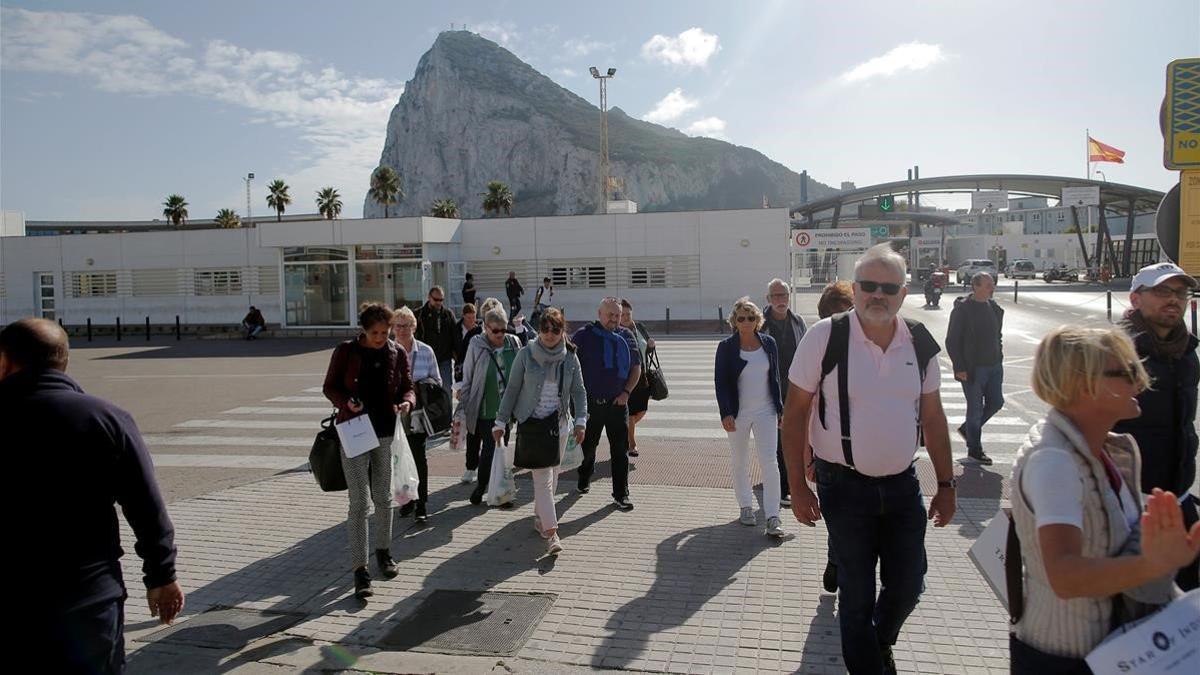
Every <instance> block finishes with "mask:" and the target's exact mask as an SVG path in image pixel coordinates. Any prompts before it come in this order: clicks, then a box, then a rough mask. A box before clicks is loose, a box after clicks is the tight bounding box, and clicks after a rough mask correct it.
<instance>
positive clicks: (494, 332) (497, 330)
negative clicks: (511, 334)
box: [488, 328, 504, 335]
mask: <svg viewBox="0 0 1200 675" xmlns="http://www.w3.org/2000/svg"><path fill="white" fill-rule="evenodd" d="M488 332H489V333H491V334H492V335H503V334H504V329H503V328H489V329H488Z"/></svg>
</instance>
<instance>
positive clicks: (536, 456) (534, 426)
mask: <svg viewBox="0 0 1200 675" xmlns="http://www.w3.org/2000/svg"><path fill="white" fill-rule="evenodd" d="M558 424H559V419H558V415H557V414H551V415H550V416H548V417H542V418H540V419H539V418H535V417H530V418H529V419H527V420H525V421H524V422H521V423H520V424H518V425H517V449H516V452H515V453H514V454H513V466H516V467H518V468H521V469H544V468H546V467H550V466H558Z"/></svg>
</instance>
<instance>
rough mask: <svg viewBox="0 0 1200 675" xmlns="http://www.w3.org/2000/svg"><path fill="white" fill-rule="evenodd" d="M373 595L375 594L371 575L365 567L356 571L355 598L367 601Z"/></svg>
mask: <svg viewBox="0 0 1200 675" xmlns="http://www.w3.org/2000/svg"><path fill="white" fill-rule="evenodd" d="M372 595H375V592H374V591H372V590H371V573H370V572H368V571H367V568H365V567H360V568H358V569H356V570H354V597H356V598H358V599H359V600H366V599H367V598H369V597H371V596H372Z"/></svg>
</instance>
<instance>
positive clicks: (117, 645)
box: [38, 598, 125, 675]
mask: <svg viewBox="0 0 1200 675" xmlns="http://www.w3.org/2000/svg"><path fill="white" fill-rule="evenodd" d="M51 640H53V645H52V648H51V649H49V650H47V651H46V653H44V654H39V656H38V658H39V659H47V660H48V661H49V662H48V663H42V667H43V668H45V670H44V672H47V673H79V674H80V675H84V674H86V675H101V674H102V675H112V674H119V673H123V672H125V600H124V599H121V598H118V599H116V600H111V601H109V602H106V603H102V604H99V605H95V606H93V607H86V608H84V609H78V610H75V611H74V612H67V613H65V614H61V615H59V616H58V617H57V618H56V619H55V623H54V629H53V631H52V636H51Z"/></svg>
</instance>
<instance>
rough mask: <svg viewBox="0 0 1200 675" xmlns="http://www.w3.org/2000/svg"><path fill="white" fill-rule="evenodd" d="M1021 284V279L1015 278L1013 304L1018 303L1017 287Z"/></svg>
mask: <svg viewBox="0 0 1200 675" xmlns="http://www.w3.org/2000/svg"><path fill="white" fill-rule="evenodd" d="M1020 286H1021V280H1020V279H1013V304H1014V305H1015V304H1017V289H1018V288H1020Z"/></svg>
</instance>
